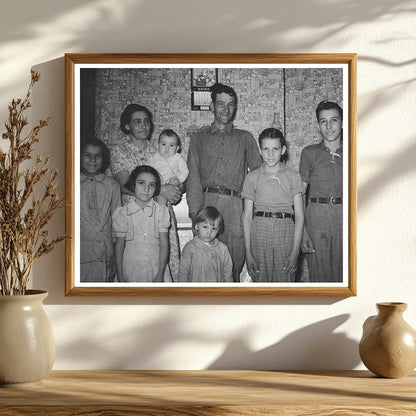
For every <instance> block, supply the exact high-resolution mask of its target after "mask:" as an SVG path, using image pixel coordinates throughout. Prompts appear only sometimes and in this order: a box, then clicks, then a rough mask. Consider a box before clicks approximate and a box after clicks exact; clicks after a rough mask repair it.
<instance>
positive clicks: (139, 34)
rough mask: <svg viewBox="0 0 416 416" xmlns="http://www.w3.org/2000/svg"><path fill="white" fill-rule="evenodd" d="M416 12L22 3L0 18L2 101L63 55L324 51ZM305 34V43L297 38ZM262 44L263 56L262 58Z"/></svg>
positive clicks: (95, 1) (356, 7) (351, 5)
mask: <svg viewBox="0 0 416 416" xmlns="http://www.w3.org/2000/svg"><path fill="white" fill-rule="evenodd" d="M412 9H413V10H412ZM45 10H47V13H45V12H44V11H45ZM299 10H302V11H303V12H299ZM185 11H186V15H187V16H200V15H201V13H204V14H206V22H207V24H205V25H204V24H201V19H197V18H196V19H195V18H185V19H184V13H185ZM412 12H414V7H413V5H412V3H411V1H409V0H396V1H394V2H392V1H391V0H378V1H377V2H373V1H361V0H354V1H348V2H337V4H336V6H334V7H328V5H327V3H326V2H322V1H319V0H309V1H308V3H307V6H305V2H304V1H303V0H292V1H290V2H287V1H276V0H263V1H262V2H261V7H259V5H258V4H257V3H256V2H248V1H246V2H244V7H236V4H235V3H234V2H230V1H228V2H227V1H223V0H211V2H210V4H209V10H207V8H206V5H205V4H204V3H202V2H201V1H194V2H189V0H177V1H176V2H175V7H166V2H165V0H154V1H152V2H146V1H137V0H124V1H123V2H117V3H115V2H113V1H111V0H90V1H88V2H85V1H83V0H71V1H70V2H51V1H50V0H38V1H37V2H36V7H23V8H22V7H21V5H20V3H19V2H10V3H9V4H8V5H7V8H5V10H4V11H3V13H2V14H1V16H0V39H1V42H0V67H2V70H3V71H6V72H9V73H10V77H9V78H7V82H5V83H4V84H1V83H0V96H3V95H4V93H5V92H6V91H9V90H10V88H11V87H13V86H14V85H17V84H18V83H19V81H18V79H17V78H16V63H17V62H19V70H20V71H21V68H24V67H27V68H29V67H30V66H31V65H33V64H35V63H36V62H39V58H40V57H41V56H48V57H50V56H55V57H56V56H60V55H62V52H63V51H66V52H119V53H122V52H125V53H127V52H132V49H133V50H136V51H138V52H230V51H233V52H248V51H258V52H264V51H265V50H266V51H267V50H273V51H280V52H308V51H312V50H315V51H319V46H320V43H321V42H323V41H325V42H326V41H327V40H328V39H331V38H333V37H336V36H337V35H339V34H343V32H344V31H346V30H347V29H349V28H350V27H351V26H354V27H357V26H359V25H366V24H368V23H370V22H375V21H377V20H379V19H382V18H388V19H391V18H392V16H394V15H402V14H404V13H412ZM103 22H105V24H103ZM163 26H168V27H169V28H181V29H182V30H180V31H179V30H178V31H175V33H174V35H173V36H168V37H167V36H166V34H165V32H164V31H163V30H160V28H161V27H163ZM17 28H18V30H17ZM299 30H301V31H302V32H304V33H306V34H307V35H305V36H299ZM213 33H215V34H217V35H219V34H221V35H222V34H224V35H225V36H213V35H212V34H213ZM195 34H198V35H197V36H195ZM137 39H139V43H137ZM242 39H244V40H243V41H242ZM259 39H261V40H262V42H261V43H262V44H263V45H264V48H265V50H264V49H263V50H261V51H260V50H259ZM334 41H335V42H337V40H336V39H334ZM337 46H338V44H337V43H335V44H334V47H335V48H337ZM3 47H4V49H3ZM137 48H139V50H138V49H137ZM335 50H336V49H335ZM351 52H352V51H351ZM5 75H8V74H7V73H5ZM5 79H6V77H5Z"/></svg>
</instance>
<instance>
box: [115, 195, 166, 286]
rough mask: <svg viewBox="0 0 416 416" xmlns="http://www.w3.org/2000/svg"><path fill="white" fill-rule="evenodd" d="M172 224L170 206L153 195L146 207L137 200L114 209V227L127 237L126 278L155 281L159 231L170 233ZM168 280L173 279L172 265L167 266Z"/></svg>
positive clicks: (125, 252) (125, 253)
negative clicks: (162, 203) (170, 268)
mask: <svg viewBox="0 0 416 416" xmlns="http://www.w3.org/2000/svg"><path fill="white" fill-rule="evenodd" d="M169 225H170V216H169V211H168V209H167V207H165V206H162V205H160V204H158V203H157V202H155V201H154V200H153V199H152V200H151V201H150V202H149V203H148V205H147V206H146V207H144V208H141V207H140V205H138V204H137V202H136V201H134V200H133V201H131V202H129V203H128V204H127V205H125V206H123V207H119V208H118V209H117V210H116V211H115V212H114V214H113V229H114V231H115V233H116V236H117V237H125V239H126V245H125V248H124V255H123V278H124V281H126V282H143V283H150V282H152V281H153V279H154V278H155V277H156V275H157V272H158V269H159V233H160V232H162V233H167V232H168V229H169ZM119 280H120V279H119ZM166 281H171V279H170V273H169V268H168V267H166V270H165V282H166Z"/></svg>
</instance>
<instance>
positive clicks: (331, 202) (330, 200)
mask: <svg viewBox="0 0 416 416" xmlns="http://www.w3.org/2000/svg"><path fill="white" fill-rule="evenodd" d="M335 199H336V198H335V197H334V196H331V197H330V198H329V203H330V204H335Z"/></svg>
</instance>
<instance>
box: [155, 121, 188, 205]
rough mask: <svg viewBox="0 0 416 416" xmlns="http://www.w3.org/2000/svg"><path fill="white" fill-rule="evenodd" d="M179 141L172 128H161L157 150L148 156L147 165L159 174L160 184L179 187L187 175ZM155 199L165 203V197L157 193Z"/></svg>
mask: <svg viewBox="0 0 416 416" xmlns="http://www.w3.org/2000/svg"><path fill="white" fill-rule="evenodd" d="M180 152H181V141H180V139H179V136H178V135H177V134H176V133H175V132H174V131H173V130H172V129H166V130H163V131H162V133H160V135H159V141H158V151H157V153H155V154H153V155H152V156H150V158H149V165H150V166H153V167H154V168H155V169H156V170H157V171H158V172H159V174H160V176H161V179H162V185H164V184H170V185H175V186H177V187H179V188H180V187H181V186H182V184H183V183H184V182H185V181H186V178H187V177H188V175H189V170H188V167H187V165H186V162H185V160H184V159H183V158H182V156H181V155H180ZM156 201H157V202H159V203H160V204H162V205H166V203H167V200H166V198H164V197H162V196H161V195H158V196H157V197H156Z"/></svg>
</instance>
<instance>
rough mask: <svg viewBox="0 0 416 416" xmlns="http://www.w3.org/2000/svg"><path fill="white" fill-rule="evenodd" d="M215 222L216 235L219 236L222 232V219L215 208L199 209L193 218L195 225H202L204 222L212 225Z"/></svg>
mask: <svg viewBox="0 0 416 416" xmlns="http://www.w3.org/2000/svg"><path fill="white" fill-rule="evenodd" d="M216 220H219V221H218V234H221V233H223V232H224V218H223V216H222V214H221V212H219V211H218V210H217V208H215V207H211V206H207V207H204V208H201V209H200V210H199V211H198V212H197V213H196V217H195V224H203V223H204V222H208V223H210V224H213V223H214V222H215V221H216Z"/></svg>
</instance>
